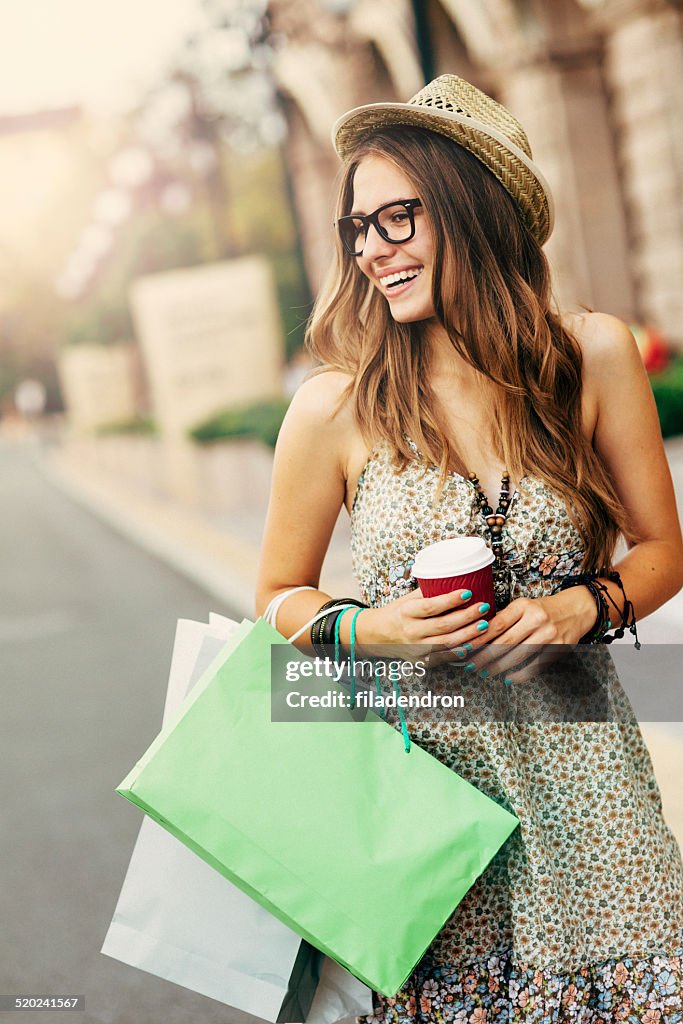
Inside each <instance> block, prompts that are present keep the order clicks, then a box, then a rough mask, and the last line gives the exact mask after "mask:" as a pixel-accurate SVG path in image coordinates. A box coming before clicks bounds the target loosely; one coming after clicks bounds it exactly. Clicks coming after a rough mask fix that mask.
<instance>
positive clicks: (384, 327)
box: [306, 127, 639, 571]
mask: <svg viewBox="0 0 683 1024" xmlns="http://www.w3.org/2000/svg"><path fill="white" fill-rule="evenodd" d="M371 153H372V154H375V155H378V156H381V157H385V158H386V159H388V160H391V161H392V162H393V163H394V164H396V166H397V167H398V168H399V169H400V170H401V171H402V172H403V173H405V174H406V175H407V176H408V177H409V178H410V179H411V181H412V183H413V185H414V186H415V190H416V192H415V194H416V195H418V196H419V198H420V199H421V200H422V204H423V208H424V210H425V214H426V216H427V219H428V222H429V225H430V229H431V232H432V236H433V243H434V269H433V302H434V309H435V315H436V319H437V321H438V322H439V323H440V324H441V325H442V326H443V327H444V328H445V330H446V331H447V333H448V337H449V338H450V340H451V343H452V345H453V348H454V350H455V351H456V352H457V353H459V355H460V356H461V357H462V358H463V359H464V360H465V361H466V362H467V363H469V364H470V366H472V367H474V368H475V369H476V370H478V371H479V372H480V373H481V374H482V375H483V377H484V378H486V379H487V380H488V381H490V382H491V384H492V385H493V387H492V388H491V389H490V390H491V391H492V392H493V395H492V398H491V404H490V408H491V426H492V428H493V432H492V438H491V442H492V444H493V446H494V447H495V450H496V455H497V457H498V458H499V459H500V460H501V461H502V463H503V464H504V465H505V466H506V467H507V469H508V471H509V472H510V475H511V478H512V479H521V478H522V476H523V475H525V474H527V473H529V474H533V475H534V476H535V477H537V478H539V479H541V480H543V481H544V482H545V483H546V484H547V485H548V486H549V487H550V488H552V489H553V490H554V491H555V492H556V493H557V494H558V495H560V496H561V497H562V498H563V499H565V501H566V503H567V506H568V509H569V514H570V517H571V519H572V521H573V523H574V525H575V526H576V528H577V529H578V530H579V533H580V534H581V536H582V538H583V540H584V559H583V568H584V570H585V571H588V570H594V569H597V570H599V571H601V570H604V569H606V568H608V567H611V564H612V558H613V555H614V548H615V545H616V542H617V538H618V535H619V532H620V531H621V532H622V533H623V534H624V536H625V537H626V539H627V540H628V541H630V542H633V543H635V542H636V541H637V540H638V539H639V538H638V536H637V535H636V534H635V533H634V532H633V531H632V529H631V528H630V527H629V525H628V524H627V522H626V519H625V516H624V512H623V509H622V507H621V505H620V503H619V500H618V497H617V494H616V492H615V490H614V487H613V485H612V483H611V481H610V478H609V476H608V473H607V471H606V469H605V466H604V464H603V463H602V461H601V460H600V457H599V456H598V454H597V453H596V452H595V451H594V450H593V448H592V447H591V445H590V444H589V443H588V441H587V440H586V439H585V437H584V435H583V432H582V428H581V423H582V419H581V366H582V357H581V348H580V346H579V343H578V342H577V340H576V339H575V338H574V337H573V336H572V334H571V333H570V331H569V330H567V328H566V327H565V326H563V324H562V322H561V320H560V316H559V313H558V312H556V311H554V310H553V309H551V302H552V299H551V281H550V269H549V267H548V262H547V260H546V258H545V255H544V253H543V251H542V249H541V248H540V246H539V245H538V243H537V242H536V240H535V238H534V237H533V235H532V234H531V232H530V231H529V230H528V228H527V227H526V226H525V225H524V224H523V222H522V220H521V218H520V217H519V216H518V214H517V212H516V208H515V205H514V201H513V200H512V198H511V196H510V195H509V193H508V192H507V190H506V189H505V188H504V187H503V186H502V185H501V184H500V182H499V181H498V180H497V179H496V178H495V176H494V175H493V174H491V173H490V172H489V171H488V169H487V168H486V167H484V166H483V164H481V163H480V162H479V161H478V160H477V159H476V158H475V157H474V156H472V155H471V154H470V153H469V152H467V150H465V149H464V148H463V147H461V146H459V145H457V144H456V143H454V142H451V140H450V139H446V138H444V137H443V136H441V135H438V134H436V133H434V132H431V131H427V130H424V129H420V128H407V127H400V128H386V129H382V130H381V131H378V132H376V133H374V134H373V135H372V136H370V137H369V138H368V139H366V140H364V141H363V143H361V145H360V146H359V148H358V149H357V150H356V151H355V152H354V154H353V156H352V158H351V159H350V160H349V161H347V162H346V164H344V165H343V167H342V168H341V171H340V181H339V191H338V201H337V210H336V216H337V217H340V216H343V215H344V214H346V213H348V212H349V211H350V210H351V208H352V202H353V181H354V175H355V172H356V169H357V167H358V165H359V163H360V161H361V160H362V158H363V157H364V156H366V155H368V154H371ZM427 323H428V322H415V323H397V322H396V321H395V320H394V319H393V318H392V316H391V313H390V311H389V306H388V303H387V301H386V299H385V298H384V297H383V296H382V295H381V293H380V292H379V291H378V290H377V288H376V287H375V286H374V285H373V284H372V283H371V282H370V281H368V279H367V278H366V277H365V276H364V275H363V274H362V272H361V271H360V270H359V268H358V266H357V265H356V260H355V259H354V258H353V257H351V256H349V255H348V254H347V253H346V252H345V250H344V249H343V247H342V245H341V243H340V241H339V238H337V244H336V253H335V256H334V259H333V261H332V264H331V266H330V269H329V272H328V274H327V277H326V279H325V282H324V284H323V286H322V288H321V290H320V293H319V295H318V297H317V300H316V303H315V306H314V308H313V312H312V314H311V318H310V320H309V323H308V327H307V333H306V342H307V346H308V348H309V350H310V351H311V352H312V353H313V355H314V356H315V358H316V359H317V360H318V361H319V362H320V363H321V364H322V365H321V366H319V367H317V368H316V371H315V372H316V373H317V372H324V371H325V370H329V369H339V370H343V371H344V372H346V373H348V374H350V375H351V378H352V379H351V382H350V383H349V385H348V387H347V388H346V391H345V393H344V395H343V396H342V399H341V402H342V403H343V402H344V401H346V400H347V399H348V398H350V397H351V398H352V400H353V408H354V412H355V417H356V420H357V422H358V426H359V428H360V431H361V434H362V436H363V438H364V440H365V441H366V443H367V444H368V445H374V444H375V443H376V442H377V441H378V440H379V439H380V438H385V439H386V440H387V441H388V442H389V443H390V444H391V446H392V448H393V451H394V458H395V464H396V469H397V471H400V470H401V469H403V468H404V467H405V466H406V465H407V463H408V462H409V461H410V460H411V459H414V457H415V454H414V451H413V450H412V449H411V447H410V445H409V444H408V441H407V438H406V436H405V435H407V436H408V437H409V438H410V439H411V440H412V441H413V442H414V443H415V444H416V445H417V447H418V448H419V450H420V452H421V453H422V455H423V457H424V459H425V460H426V462H428V463H429V464H431V465H435V466H438V467H439V469H440V474H439V479H438V485H437V491H436V495H435V501H438V500H439V499H440V498H441V495H442V493H443V488H444V485H445V483H446V480H447V477H448V473H449V471H450V470H451V469H454V470H455V471H456V472H459V473H461V474H462V475H466V469H465V467H464V464H463V460H462V456H461V453H460V452H459V451H458V449H457V444H456V443H455V441H454V440H453V439H452V438H449V437H448V434H447V431H446V429H445V427H444V420H443V418H442V417H441V416H440V414H439V404H438V401H437V399H436V396H435V395H434V393H433V392H432V390H431V388H430V366H429V346H427V345H425V343H424V336H425V330H426V326H427ZM456 325H457V326H456ZM340 404H341V403H340ZM520 489H521V490H523V489H524V483H523V482H522V483H521V484H520Z"/></svg>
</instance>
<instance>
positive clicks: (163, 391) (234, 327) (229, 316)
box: [131, 256, 284, 439]
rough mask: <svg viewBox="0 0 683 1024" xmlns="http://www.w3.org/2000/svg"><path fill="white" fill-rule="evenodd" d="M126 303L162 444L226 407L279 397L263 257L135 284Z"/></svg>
mask: <svg viewBox="0 0 683 1024" xmlns="http://www.w3.org/2000/svg"><path fill="white" fill-rule="evenodd" d="M131 303H132V309H133V316H134V319H135V325H136V329H137V334H138V339H139V342H140V346H141V349H142V354H143V358H144V362H145V366H146V370H147V378H148V382H149V388H150V398H151V402H152V408H153V414H154V418H155V420H156V421H157V423H158V425H159V429H160V431H161V432H162V434H163V435H164V436H166V437H168V438H177V439H180V438H182V437H184V436H185V435H186V434H187V431H188V429H189V428H191V427H193V426H196V425H197V424H198V423H200V422H201V421H202V420H204V419H206V418H207V417H209V416H211V415H212V414H214V413H217V412H220V411H221V410H222V409H224V408H226V407H227V406H231V405H236V404H242V403H245V402H249V401H253V400H256V399H259V398H267V397H271V396H273V395H276V394H279V393H280V391H281V386H282V382H281V377H282V365H283V361H284V356H283V342H282V328H281V323H280V315H279V310H278V304H277V295H276V290H275V282H274V280H273V275H272V271H271V267H270V264H269V262H268V260H266V259H265V258H264V257H261V256H249V257H245V258H242V259H236V260H230V261H226V262H222V263H213V264H209V265H205V266H201V267H192V268H187V269H182V270H173V271H167V272H165V273H162V274H154V275H151V276H148V277H143V278H140V279H138V280H137V281H136V282H135V284H134V285H133V288H132V291H131Z"/></svg>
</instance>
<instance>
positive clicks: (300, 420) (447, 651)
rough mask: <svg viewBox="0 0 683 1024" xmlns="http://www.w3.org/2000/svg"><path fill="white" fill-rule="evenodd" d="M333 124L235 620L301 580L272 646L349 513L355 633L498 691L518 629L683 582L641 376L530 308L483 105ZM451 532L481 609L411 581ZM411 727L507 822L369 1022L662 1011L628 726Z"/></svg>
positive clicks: (667, 997) (542, 201) (510, 671)
mask: <svg viewBox="0 0 683 1024" xmlns="http://www.w3.org/2000/svg"><path fill="white" fill-rule="evenodd" d="M334 138H335V144H336V147H337V150H338V152H339V153H340V155H341V156H342V158H343V160H344V165H343V169H342V177H341V184H340V188H339V199H338V207H337V251H336V256H335V259H334V263H333V265H332V268H331V270H330V274H329V276H328V279H327V281H326V283H325V285H324V287H323V288H322V290H321V293H320V295H319V297H318V300H317V303H316V307H315V310H314V313H313V316H312V319H311V322H310V325H309V336H308V340H309V345H310V348H311V350H312V351H313V353H314V354H315V355H316V356H317V358H318V359H319V361H320V363H321V364H322V367H321V372H318V373H316V375H314V376H313V377H312V378H311V379H309V380H308V381H306V382H305V383H304V384H303V385H302V387H301V388H300V389H299V391H298V392H297V394H296V395H295V398H294V400H293V402H292V405H291V407H290V409H289V412H288V414H287V417H286V419H285V422H284V424H283V427H282V431H281V434H280V437H279V440H278V446H277V452H276V459H275V467H274V475H273V488H272V497H271V503H270V508H269V512H268V520H267V525H266V530H265V536H264V543H263V552H262V559H261V568H260V574H259V584H258V594H257V610H258V611H259V612H262V611H263V609H264V608H265V607H266V604H267V603H268V602H269V601H270V600H271V599H272V598H274V597H276V596H277V595H280V594H283V593H286V592H288V591H290V590H291V589H292V588H295V587H299V588H305V589H301V590H300V591H299V592H296V593H291V594H290V595H288V596H287V599H286V600H284V602H283V603H282V605H281V607H280V609H279V618H278V628H279V629H280V631H281V632H282V633H283V634H285V635H286V636H290V635H292V634H294V633H295V632H297V630H299V629H301V627H302V624H305V623H306V622H307V621H308V620H310V619H311V618H312V617H313V616H314V615H315V614H316V612H317V611H318V610H319V609H320V608H321V606H323V605H325V604H326V603H328V602H330V601H331V597H330V595H328V594H326V593H324V592H322V591H320V590H319V589H317V587H318V582H319V578H320V569H321V565H322V562H323V558H324V555H325V552H326V550H327V546H328V543H329V539H330V535H331V532H332V529H333V527H334V524H335V521H336V519H337V515H338V513H339V510H340V508H341V505H342V504H344V505H345V506H346V509H347V511H348V512H349V514H350V516H351V526H352V554H353V562H354V570H355V573H356V577H357V579H358V582H359V585H360V588H361V591H362V593H363V595H364V598H365V600H366V601H367V604H368V605H369V607H367V608H365V609H364V610H362V611H361V612H360V614H358V615H356V616H355V618H356V623H355V628H356V640H357V643H358V644H359V645H360V646H361V647H363V646H367V647H369V648H372V646H373V645H376V644H378V643H409V644H416V643H417V644H426V645H430V646H431V647H433V648H436V650H437V651H438V652H439V657H440V658H450V659H457V658H459V657H460V658H461V657H462V656H463V655H464V656H465V658H466V659H468V660H467V663H466V667H467V669H468V670H469V672H470V678H472V675H471V674H472V673H473V672H474V671H479V672H480V674H481V675H482V676H485V675H486V674H487V672H490V673H504V675H505V682H506V683H510V684H511V685H510V687H509V691H508V692H510V693H512V692H514V691H515V688H516V687H520V688H521V685H522V684H523V683H524V682H525V681H527V680H528V679H529V678H530V677H531V675H533V670H532V669H530V668H529V667H526V668H524V667H522V668H520V667H519V666H520V665H521V664H522V663H523V662H524V660H525V658H527V657H528V652H529V648H528V647H527V646H526V645H534V649H535V650H538V649H539V648H540V649H541V651H543V649H546V653H548V652H549V653H550V656H552V650H553V647H554V646H555V645H570V647H574V646H575V645H576V644H577V643H578V642H579V641H580V640H583V641H584V642H596V641H598V640H603V639H605V638H606V634H607V631H608V629H609V628H610V627H614V626H619V625H620V624H621V626H622V628H625V627H627V626H629V625H631V626H632V627H633V630H634V629H635V618H638V619H640V618H643V617H645V616H646V615H649V614H650V613H651V612H653V611H654V610H655V609H656V608H659V607H660V606H661V605H662V604H663V603H664V602H665V601H667V600H668V599H669V598H671V597H672V596H673V595H674V594H676V593H677V592H678V590H679V589H680V587H681V586H682V585H683V559H682V557H681V554H682V551H683V541H682V539H681V531H680V527H679V525H678V516H677V511H676V505H675V498H674V492H673V486H672V481H671V476H670V473H669V470H668V466H667V462H666V459H665V455H664V451H663V446H662V441H661V432H660V429H659V424H658V419H657V413H656V409H655V405H654V401H653V398H652V393H651V390H650V388H649V384H648V380H647V376H646V374H645V372H644V369H643V366H642V362H641V359H640V356H639V353H638V350H637V348H636V345H635V343H634V340H633V338H632V336H631V334H630V332H629V331H628V330H627V328H626V327H625V326H624V325H623V324H622V323H621V322H620V321H619V320H617V319H615V318H614V317H612V316H607V315H603V314H598V313H586V314H581V315H579V314H563V315H560V314H559V313H556V312H554V311H553V310H552V309H551V305H550V286H549V271H548V266H547V263H546V260H545V257H544V255H543V253H542V250H541V245H542V244H543V242H544V241H545V240H546V238H547V237H548V235H549V233H550V231H551V229H552V218H553V213H552V200H551V197H550V193H549V190H548V187H547V185H546V183H545V181H544V180H543V177H542V175H541V174H540V172H539V171H538V168H537V167H536V165H535V164H534V163H533V160H532V157H531V151H530V149H529V146H528V142H527V139H526V135H525V133H524V131H523V129H522V128H521V126H520V125H519V123H518V122H517V121H516V120H515V119H514V118H513V117H512V116H511V115H510V114H509V112H508V111H506V110H505V109H504V108H502V107H501V106H500V105H499V104H497V103H495V102H494V101H493V100H492V99H490V98H489V97H488V96H485V95H484V94H483V93H481V92H479V91H478V90H477V89H475V88H474V87H473V86H471V85H469V84H468V83H466V82H463V81H462V80H461V79H459V78H457V77H456V76H453V75H445V76H442V77H441V78H439V79H437V80H436V81H434V82H432V83H430V85H428V86H427V87H425V88H424V89H423V90H421V92H419V93H418V94H417V95H416V96H415V97H414V98H413V99H412V100H411V101H410V102H409V103H407V104H374V105H370V106H367V107H361V108H357V109H356V110H353V111H350V112H349V113H348V114H346V115H344V117H342V118H341V119H340V121H339V122H338V123H337V125H336V126H335V132H334ZM475 473H476V477H475V476H474V474H475ZM503 474H506V475H505V476H503ZM508 481H509V486H508ZM501 483H502V486H501ZM499 487H500V488H501V494H500V498H499V500H498V503H496V498H497V497H498V489H499ZM510 491H512V492H513V494H512V497H510V494H509V492H510ZM496 513H498V516H499V518H498V520H496ZM496 527H500V529H496ZM619 533H622V534H623V535H624V537H625V538H626V541H627V543H628V548H629V550H628V553H627V554H626V555H625V557H624V558H622V559H621V560H620V561H619V563H618V564H617V565H615V566H613V565H612V557H613V553H614V548H615V543H616V540H617V537H618V535H619ZM461 534H464V535H473V534H475V535H476V534H478V535H480V536H482V537H483V538H484V539H485V540H486V541H487V543H489V544H491V545H492V546H493V548H494V550H495V552H496V562H495V564H494V573H495V586H496V614H495V615H494V616H493V617H491V618H490V621H487V619H486V617H485V614H486V612H487V611H488V609H487V608H486V607H485V606H480V605H476V604H475V605H474V606H473V605H472V603H471V602H470V601H468V595H467V593H466V592H465V595H464V597H463V594H462V593H461V592H456V593H451V594H446V595H442V596H440V597H438V598H430V599H426V598H424V597H423V596H422V594H421V593H420V590H419V589H418V588H416V587H415V581H414V580H412V579H411V576H410V568H411V566H412V564H413V559H414V557H415V554H416V552H417V551H418V550H419V549H420V548H422V547H423V546H425V545H426V544H429V543H433V542H435V541H439V540H442V539H445V538H447V537H453V536H458V535H461ZM561 588H562V589H561ZM330 618H331V619H333V618H334V615H331V616H330ZM351 618H354V616H351V615H347V616H344V618H343V619H341V620H340V622H339V623H338V626H339V636H340V639H341V642H342V643H343V644H344V645H347V646H348V644H349V640H350V625H351V624H350V621H349V620H350V619H351ZM313 629H314V630H316V629H317V633H316V632H314V633H313V634H311V632H310V631H308V632H307V633H306V635H305V636H304V637H303V639H304V640H306V639H307V640H309V641H315V642H317V643H320V641H321V640H325V639H328V640H329V638H330V636H331V635H333V633H331V632H330V629H331V623H330V622H328V623H327V624H326V625H325V627H324V629H323V631H322V634H321V632H320V630H321V627H319V626H318V627H313ZM622 635H623V634H622ZM501 650H502V651H504V655H503V656H502V657H501ZM597 653H599V654H602V655H604V656H605V657H604V658H601V659H600V663H601V664H602V667H603V670H604V672H605V673H606V675H607V676H609V678H610V680H611V683H610V685H616V686H617V687H618V682H617V683H615V681H614V679H615V677H614V674H613V666H612V663H611V659H609V656H608V652H607V650H606V648H604V647H603V648H600V649H599V650H597ZM605 659H606V660H605ZM456 664H459V665H462V664H463V662H462V660H461V661H460V662H459V663H458V662H457V661H453V660H452V661H451V666H453V665H456ZM487 666H488V668H487ZM411 733H412V735H413V738H414V739H416V741H417V742H418V743H421V745H424V746H425V747H426V748H427V749H428V750H430V752H431V753H433V754H434V755H435V756H436V757H438V758H439V759H440V760H442V761H444V762H445V763H446V764H448V765H449V766H450V767H451V768H453V769H454V770H455V771H458V772H459V773H460V774H461V775H463V776H464V777H465V778H467V779H468V780H469V781H471V782H473V783H474V784H475V785H477V786H478V787H479V788H480V789H482V790H483V791H484V792H486V793H487V794H488V795H489V796H491V797H492V798H493V799H495V800H498V801H499V802H500V803H502V804H503V805H504V806H506V807H507V808H508V809H509V810H513V811H514V813H515V814H516V815H517V816H518V818H519V819H520V827H519V828H518V829H517V830H516V831H515V833H513V835H512V836H511V838H510V839H509V840H508V842H507V843H506V844H505V845H504V847H503V848H502V850H501V851H500V852H499V854H498V855H497V856H496V857H495V858H494V860H493V861H492V862H491V864H490V865H489V867H488V868H487V869H486V871H485V872H484V873H483V874H482V875H481V876H480V878H479V879H478V880H477V882H476V883H475V885H474V886H473V887H472V889H471V890H470V891H469V893H468V894H467V896H466V897H465V899H464V900H463V902H462V903H461V904H460V905H459V906H458V908H457V909H456V911H455V913H454V914H453V917H452V918H451V919H450V920H449V921H448V922H447V923H446V925H445V926H444V928H443V930H442V931H441V932H440V933H439V935H438V936H437V938H436V939H435V941H434V943H433V944H432V946H431V947H430V948H429V950H428V951H427V953H426V955H425V957H424V958H423V960H422V961H421V963H420V964H419V965H418V967H417V968H416V970H415V971H414V973H413V975H412V976H411V978H410V979H409V980H408V982H407V983H406V985H405V986H404V988H403V989H402V990H401V991H400V992H399V993H398V995H397V996H396V997H395V998H393V999H390V998H385V997H382V996H375V1007H376V1009H375V1018H376V1019H377V1020H378V1021H382V1022H384V1021H407V1022H412V1021H416V1020H418V1019H419V1020H423V1021H431V1020H436V1021H442V1020H443V1021H457V1022H458V1024H464V1022H466V1021H472V1022H476V1024H484V1022H489V1021H492V1020H501V1021H502V1020H503V1019H505V1020H506V1021H509V1020H522V1019H524V1020H534V1021H545V1020H551V1019H552V1020H582V1021H583V1020H591V1021H592V1020H631V1021H640V1022H643V1024H657V1022H659V1021H667V1022H673V1021H678V1020H681V1019H683V996H682V995H681V959H680V958H681V954H682V953H683V867H682V865H681V858H680V853H679V851H678V848H677V845H676V843H675V840H674V838H673V836H672V835H671V833H670V831H669V829H668V828H667V826H666V825H665V823H664V821H663V819H662V815H661V801H660V796H659V791H658V789H657V785H656V782H655V780H654V776H653V772H652V766H651V762H650V759H649V755H648V753H647V749H646V748H645V746H644V743H643V740H642V736H641V734H640V731H639V729H638V726H637V724H636V723H635V722H633V723H629V724H628V725H626V724H623V723H615V722H602V723H599V724H598V723H573V724H565V725H560V724H545V725H538V724H533V723H531V724H527V725H521V724H515V723H512V724H511V723H489V724H486V725H484V724H479V725H467V726H465V725H461V724H458V723H456V722H446V721H443V720H438V719H437V720H434V718H433V717H432V720H431V721H430V722H429V723H427V724H424V725H422V726H421V724H420V722H419V721H417V722H413V724H412V725H411ZM399 813H400V812H399ZM406 826H407V827H410V822H409V821H407V822H406ZM413 827H425V828H426V827H428V822H420V821H419V819H418V820H416V821H414V822H413ZM370 1019H371V1020H372V1018H370Z"/></svg>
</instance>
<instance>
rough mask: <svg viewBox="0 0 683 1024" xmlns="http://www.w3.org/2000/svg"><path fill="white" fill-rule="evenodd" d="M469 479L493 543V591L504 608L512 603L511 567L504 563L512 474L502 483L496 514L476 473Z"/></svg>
mask: <svg viewBox="0 0 683 1024" xmlns="http://www.w3.org/2000/svg"><path fill="white" fill-rule="evenodd" d="M467 479H468V480H469V481H470V483H471V484H472V486H473V487H474V488H475V490H476V492H477V501H478V503H479V509H480V511H481V513H482V515H483V516H484V519H485V520H486V527H487V530H488V534H489V538H490V541H491V549H492V551H493V555H494V558H495V561H494V563H493V590H494V593H495V596H496V605H497V607H498V609H501V608H504V607H505V605H506V604H508V603H509V601H510V592H511V579H510V573H509V571H508V570H509V567H508V566H507V565H506V564H505V562H504V561H503V527H504V525H505V520H506V519H507V514H508V510H509V508H510V502H511V498H510V474H509V473H508V472H507V470H506V471H505V472H504V473H503V476H502V478H501V481H500V495H499V496H498V508H497V509H496V511H495V512H494V511H493V509H492V508H491V504H490V502H489V499H488V498H487V497H486V494H485V493H484V489H483V488H482V486H481V484H480V483H479V478H478V477H477V475H476V473H468V475H467Z"/></svg>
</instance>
